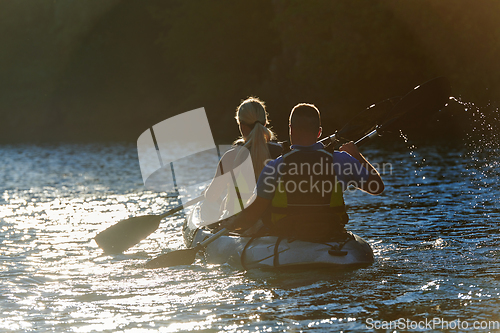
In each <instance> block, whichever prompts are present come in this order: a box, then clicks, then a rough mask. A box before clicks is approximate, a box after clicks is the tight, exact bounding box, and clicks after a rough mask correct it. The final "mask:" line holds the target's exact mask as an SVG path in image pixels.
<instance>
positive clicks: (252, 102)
mask: <svg viewBox="0 0 500 333" xmlns="http://www.w3.org/2000/svg"><path fill="white" fill-rule="evenodd" d="M235 118H236V122H237V124H238V126H239V129H240V134H241V137H240V138H239V139H237V140H236V141H235V142H234V143H233V147H232V148H231V149H230V150H228V151H227V152H226V153H225V154H224V155H223V156H222V158H221V160H220V162H219V164H218V166H217V171H216V174H215V177H214V179H213V180H212V183H211V184H210V186H209V187H208V188H207V189H206V191H205V199H206V200H205V201H204V205H203V206H204V207H203V208H202V214H203V215H204V216H203V217H204V220H205V221H207V222H208V223H207V224H209V223H212V222H217V221H218V220H219V218H220V217H221V215H223V216H224V217H229V216H232V215H234V214H236V213H238V212H240V211H241V210H242V209H243V207H246V206H247V201H248V199H249V198H250V196H251V194H252V193H253V190H254V186H255V181H256V179H257V178H258V176H259V175H260V172H261V171H262V169H263V168H264V165H265V163H266V161H268V160H269V159H275V158H276V157H278V156H279V155H281V151H282V148H281V146H280V145H279V144H277V143H274V142H271V140H275V139H276V135H275V134H274V132H273V131H272V130H271V129H270V128H268V127H267V126H268V125H269V119H268V113H267V111H266V107H265V104H264V102H263V101H261V100H260V99H258V98H256V97H249V98H247V99H246V100H244V101H243V102H242V103H241V104H240V105H239V106H238V108H237V109H236V117H235ZM249 156H250V157H251V159H249V158H248V157H249ZM252 169H253V170H252ZM234 171H236V172H234ZM234 182H236V184H235V183H234ZM226 192H227V194H226V196H225V198H224V200H222V203H221V198H222V196H223V195H224V193H226ZM238 197H239V198H241V200H240V199H239V198H238Z"/></svg>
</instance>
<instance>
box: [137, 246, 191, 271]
mask: <svg viewBox="0 0 500 333" xmlns="http://www.w3.org/2000/svg"><path fill="white" fill-rule="evenodd" d="M199 250H200V249H199V248H198V247H194V248H191V249H183V250H178V251H172V252H169V253H165V254H162V255H161V256H158V257H156V258H154V259H152V260H150V261H148V262H147V263H146V265H145V267H146V268H163V267H172V266H181V265H191V264H192V263H193V262H194V259H195V257H196V253H198V251H199Z"/></svg>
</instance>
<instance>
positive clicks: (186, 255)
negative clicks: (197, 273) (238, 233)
mask: <svg viewBox="0 0 500 333" xmlns="http://www.w3.org/2000/svg"><path fill="white" fill-rule="evenodd" d="M228 233H229V230H228V229H221V230H219V231H218V232H217V233H215V234H214V235H213V236H211V237H209V238H207V239H205V240H204V241H203V242H201V243H198V244H196V246H195V247H191V248H188V249H182V250H177V251H172V252H169V253H165V254H162V255H160V256H158V257H156V258H155V259H152V260H150V261H148V262H147V263H146V265H145V266H144V267H145V268H163V267H172V266H180V265H191V264H192V263H193V262H194V259H195V257H196V254H197V253H198V252H199V251H201V250H203V249H204V248H205V247H206V246H207V245H208V244H210V243H212V242H213V241H215V240H217V239H219V237H221V236H224V235H226V234H228Z"/></svg>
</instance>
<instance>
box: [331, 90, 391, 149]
mask: <svg viewBox="0 0 500 333" xmlns="http://www.w3.org/2000/svg"><path fill="white" fill-rule="evenodd" d="M400 99H401V97H393V98H389V99H386V100H384V101H382V102H378V103H376V104H373V105H371V106H370V107H368V108H366V109H365V110H363V111H361V112H360V113H358V114H357V115H356V116H355V117H354V118H352V119H351V120H350V121H349V122H348V123H347V124H346V125H344V127H342V129H341V130H340V131H338V132H337V133H336V136H335V137H336V138H337V139H342V140H344V141H353V140H356V139H358V138H360V137H362V136H364V135H365V134H367V133H369V132H371V131H372V130H374V129H375V127H376V126H377V125H380V124H382V123H383V122H384V121H385V120H386V119H387V118H388V117H390V115H391V114H392V110H393V108H394V106H395V105H396V104H397V103H398V102H399V100H400Z"/></svg>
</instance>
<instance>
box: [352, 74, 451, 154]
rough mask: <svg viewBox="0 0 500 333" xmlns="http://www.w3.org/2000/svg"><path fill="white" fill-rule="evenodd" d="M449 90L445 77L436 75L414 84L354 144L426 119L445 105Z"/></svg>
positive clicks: (359, 143)
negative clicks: (382, 118)
mask: <svg viewBox="0 0 500 333" xmlns="http://www.w3.org/2000/svg"><path fill="white" fill-rule="evenodd" d="M450 91H451V88H450V83H449V81H448V79H446V78H445V77H438V78H435V79H432V80H430V81H427V82H425V83H423V84H421V85H419V86H416V87H415V88H414V89H413V90H412V91H410V92H409V93H408V94H406V96H404V97H403V99H401V101H399V102H398V103H397V104H396V105H395V106H394V109H393V111H392V112H391V113H390V115H389V116H388V117H387V118H386V119H385V120H384V121H383V122H382V124H380V125H378V126H377V127H376V128H375V129H374V130H373V131H371V132H370V133H368V134H366V135H365V136H364V137H362V138H361V139H359V140H357V141H356V142H355V144H356V145H357V146H359V145H361V144H363V143H365V142H366V141H367V140H368V139H371V138H373V137H375V136H380V135H382V134H384V133H387V132H391V131H394V130H400V129H401V127H404V126H405V125H406V124H412V125H413V124H414V123H418V122H419V121H421V120H422V119H425V120H427V118H429V117H431V116H432V115H433V114H434V113H436V112H437V111H439V109H441V108H442V107H443V106H445V105H446V102H447V101H448V100H449V97H450ZM417 111H418V112H417ZM403 116H404V117H403Z"/></svg>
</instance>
